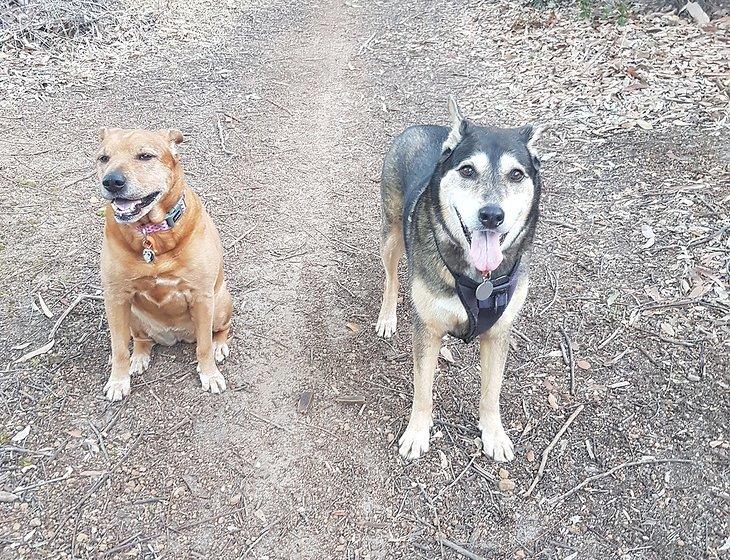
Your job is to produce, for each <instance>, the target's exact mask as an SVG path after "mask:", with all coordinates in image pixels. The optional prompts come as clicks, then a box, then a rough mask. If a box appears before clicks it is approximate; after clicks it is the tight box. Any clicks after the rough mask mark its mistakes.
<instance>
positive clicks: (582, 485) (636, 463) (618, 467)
mask: <svg viewBox="0 0 730 560" xmlns="http://www.w3.org/2000/svg"><path fill="white" fill-rule="evenodd" d="M661 463H694V461H690V460H689V459H652V458H648V459H641V460H639V461H631V462H628V463H621V464H620V465H616V466H615V467H613V468H612V469H609V470H607V471H606V472H604V473H601V474H596V475H594V476H589V477H588V478H586V479H585V480H584V481H583V482H581V483H580V484H578V485H577V486H575V487H574V488H572V489H571V490H568V491H567V492H566V493H565V494H561V495H560V496H556V497H555V498H550V503H551V504H553V505H555V504H557V503H559V502H562V501H563V500H565V499H566V498H568V497H570V496H572V495H573V494H575V493H576V492H578V491H579V490H581V488H585V487H586V486H588V485H589V484H590V483H591V482H595V481H596V480H600V479H602V478H606V477H608V476H611V475H612V474H613V473H615V472H616V471H620V470H621V469H627V468H629V467H638V466H641V465H658V464H661Z"/></svg>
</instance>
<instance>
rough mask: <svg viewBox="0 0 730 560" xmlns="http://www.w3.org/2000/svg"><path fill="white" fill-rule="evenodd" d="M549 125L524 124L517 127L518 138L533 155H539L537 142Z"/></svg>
mask: <svg viewBox="0 0 730 560" xmlns="http://www.w3.org/2000/svg"><path fill="white" fill-rule="evenodd" d="M549 128H550V127H549V126H548V125H546V124H526V125H525V126H523V127H521V128H520V129H519V134H520V138H522V141H523V142H524V143H525V145H526V146H527V149H528V150H529V151H530V153H531V154H532V155H534V156H539V154H538V152H537V143H538V141H539V140H540V137H541V136H542V135H543V133H544V132H545V131H546V130H548V129H549Z"/></svg>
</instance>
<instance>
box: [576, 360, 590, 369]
mask: <svg viewBox="0 0 730 560" xmlns="http://www.w3.org/2000/svg"><path fill="white" fill-rule="evenodd" d="M575 365H577V366H578V367H579V368H580V369H591V364H589V363H588V362H587V361H586V360H578V361H576V362H575Z"/></svg>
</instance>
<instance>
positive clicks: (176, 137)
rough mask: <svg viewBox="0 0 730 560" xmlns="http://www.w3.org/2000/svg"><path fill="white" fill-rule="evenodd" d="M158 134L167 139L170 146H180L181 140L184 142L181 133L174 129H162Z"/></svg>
mask: <svg viewBox="0 0 730 560" xmlns="http://www.w3.org/2000/svg"><path fill="white" fill-rule="evenodd" d="M158 132H159V133H160V134H162V136H164V137H165V138H167V140H168V141H169V142H170V143H171V144H182V143H183V140H185V138H183V133H182V132H180V131H179V130H177V129H175V128H163V129H162V130H159V131H158Z"/></svg>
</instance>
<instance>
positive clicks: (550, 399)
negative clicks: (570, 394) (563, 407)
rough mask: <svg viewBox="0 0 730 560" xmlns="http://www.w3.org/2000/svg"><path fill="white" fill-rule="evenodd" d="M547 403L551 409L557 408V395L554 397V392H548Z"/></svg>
mask: <svg viewBox="0 0 730 560" xmlns="http://www.w3.org/2000/svg"><path fill="white" fill-rule="evenodd" d="M548 404H549V405H550V408H552V409H553V410H557V409H558V397H556V396H555V394H554V393H550V394H549V395H548Z"/></svg>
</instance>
